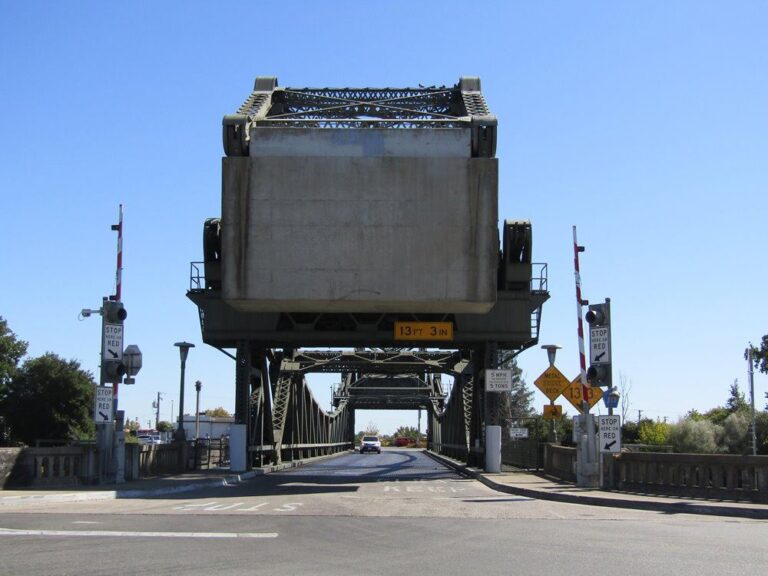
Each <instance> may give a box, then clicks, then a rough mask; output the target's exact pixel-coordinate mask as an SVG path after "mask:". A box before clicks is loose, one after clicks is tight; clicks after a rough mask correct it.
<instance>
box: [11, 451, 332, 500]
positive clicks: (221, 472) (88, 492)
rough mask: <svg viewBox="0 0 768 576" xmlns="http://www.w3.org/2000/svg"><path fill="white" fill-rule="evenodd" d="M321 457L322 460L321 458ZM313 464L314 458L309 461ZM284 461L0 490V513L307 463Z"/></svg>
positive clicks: (189, 486)
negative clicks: (245, 468)
mask: <svg viewBox="0 0 768 576" xmlns="http://www.w3.org/2000/svg"><path fill="white" fill-rule="evenodd" d="M321 458H322V457H321ZM312 460H313V461H314V460H315V459H312ZM308 462H309V460H305V461H304V462H287V463H285V464H281V465H279V466H265V467H263V468H257V469H254V470H250V471H248V472H241V473H233V472H230V471H229V470H228V469H225V468H218V469H212V470H202V471H197V472H188V473H186V474H179V475H175V476H156V477H152V478H140V479H139V480H132V481H130V482H124V483H122V484H100V485H95V486H68V487H51V488H45V487H35V488H22V489H11V490H0V510H2V509H3V508H4V507H6V506H13V505H15V504H28V503H30V502H35V501H46V502H82V501H86V500H117V499H121V498H151V497H155V496H164V495H169V494H179V493H182V492H190V491H192V490H198V489H200V488H215V487H218V486H229V485H233V484H237V483H239V482H244V481H246V480H249V479H251V478H254V477H256V476H259V475H261V474H268V473H270V472H276V471H278V470H284V469H286V468H295V467H297V466H301V465H303V464H305V463H308Z"/></svg>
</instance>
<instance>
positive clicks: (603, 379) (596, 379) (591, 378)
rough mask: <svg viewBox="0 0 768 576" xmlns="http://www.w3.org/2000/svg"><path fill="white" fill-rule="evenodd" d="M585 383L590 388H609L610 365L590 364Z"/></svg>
mask: <svg viewBox="0 0 768 576" xmlns="http://www.w3.org/2000/svg"><path fill="white" fill-rule="evenodd" d="M587 381H588V382H589V385H590V386H601V387H605V386H610V385H611V365H610V364H592V365H591V366H590V367H589V368H587Z"/></svg>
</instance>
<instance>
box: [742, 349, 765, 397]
mask: <svg viewBox="0 0 768 576" xmlns="http://www.w3.org/2000/svg"><path fill="white" fill-rule="evenodd" d="M749 348H750V349H751V350H752V362H753V363H754V365H755V368H757V369H758V370H760V372H762V373H763V374H768V334H766V335H765V336H763V339H762V341H761V342H760V347H759V348H758V347H757V346H752V344H750V345H749ZM744 358H745V359H746V358H747V354H746V353H745V354H744ZM766 397H768V394H766Z"/></svg>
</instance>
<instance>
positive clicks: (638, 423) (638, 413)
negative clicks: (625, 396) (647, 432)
mask: <svg viewBox="0 0 768 576" xmlns="http://www.w3.org/2000/svg"><path fill="white" fill-rule="evenodd" d="M642 419H643V411H642V410H638V411H637V425H638V426H640V420H642Z"/></svg>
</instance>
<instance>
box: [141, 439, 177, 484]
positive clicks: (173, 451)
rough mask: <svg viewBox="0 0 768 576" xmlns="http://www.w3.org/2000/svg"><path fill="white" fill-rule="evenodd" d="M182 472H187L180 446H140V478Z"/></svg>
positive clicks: (175, 444)
mask: <svg viewBox="0 0 768 576" xmlns="http://www.w3.org/2000/svg"><path fill="white" fill-rule="evenodd" d="M182 472H185V466H184V454H183V453H182V450H181V446H180V445H179V444H177V443H174V444H145V445H140V446H139V476H140V477H141V476H157V475H160V474H179V473H182Z"/></svg>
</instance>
